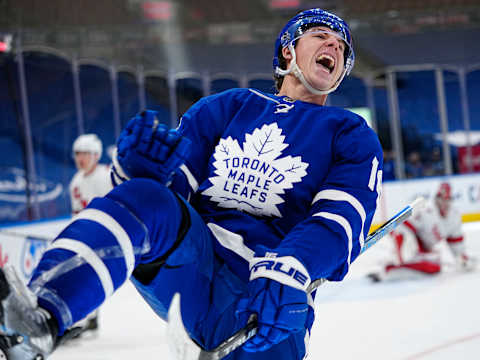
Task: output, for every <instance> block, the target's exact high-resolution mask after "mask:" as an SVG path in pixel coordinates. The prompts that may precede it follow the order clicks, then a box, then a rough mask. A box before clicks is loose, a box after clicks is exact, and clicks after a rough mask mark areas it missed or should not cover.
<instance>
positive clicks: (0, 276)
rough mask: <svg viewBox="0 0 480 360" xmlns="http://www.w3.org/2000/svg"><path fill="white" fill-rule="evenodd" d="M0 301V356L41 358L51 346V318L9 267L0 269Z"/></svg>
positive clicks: (53, 333)
mask: <svg viewBox="0 0 480 360" xmlns="http://www.w3.org/2000/svg"><path fill="white" fill-rule="evenodd" d="M0 301H1V307H0V309H1V316H0V323H1V330H0V359H2V360H3V359H6V360H42V359H45V358H46V357H47V356H48V355H49V354H50V353H51V352H52V351H53V348H54V344H55V339H56V333H57V329H56V323H55V320H54V319H52V318H51V316H50V314H49V313H48V312H47V311H45V310H43V309H42V308H39V307H38V305H37V297H36V296H35V295H34V294H33V293H32V292H31V291H30V290H29V289H28V288H27V286H26V285H25V284H24V283H23V282H22V281H21V280H20V279H19V278H18V275H17V274H16V273H15V270H14V269H13V268H7V269H0Z"/></svg>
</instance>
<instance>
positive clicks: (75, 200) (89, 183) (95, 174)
mask: <svg viewBox="0 0 480 360" xmlns="http://www.w3.org/2000/svg"><path fill="white" fill-rule="evenodd" d="M72 150H73V158H74V160H75V165H76V167H77V170H78V171H77V172H76V173H75V175H74V176H73V178H72V181H71V182H70V186H69V191H70V200H71V205H72V214H73V215H75V214H77V213H79V212H80V211H81V210H83V209H84V208H85V207H86V206H87V205H88V203H90V201H91V200H92V199H93V198H95V197H99V196H104V195H106V194H107V193H108V192H109V191H110V190H112V182H111V181H110V167H109V166H107V165H104V164H100V163H99V161H100V158H101V157H102V151H103V146H102V141H101V140H100V139H99V138H98V136H97V135H95V134H83V135H80V136H79V137H78V138H77V139H76V140H75V141H74V143H73V146H72ZM77 326H81V327H82V329H83V330H84V331H96V330H98V311H95V312H94V313H92V314H90V315H89V316H88V317H87V318H86V319H84V320H82V321H81V322H80V323H79V324H77Z"/></svg>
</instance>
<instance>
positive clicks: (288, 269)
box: [250, 256, 311, 292]
mask: <svg viewBox="0 0 480 360" xmlns="http://www.w3.org/2000/svg"><path fill="white" fill-rule="evenodd" d="M261 277H263V278H268V279H272V280H275V281H278V282H279V283H282V284H284V285H288V286H291V287H293V288H295V289H298V290H302V291H305V292H307V288H308V286H309V285H310V283H311V280H310V275H309V274H308V271H307V269H306V268H305V266H303V264H302V263H301V262H300V261H298V260H297V259H296V258H294V257H293V256H281V257H275V256H273V257H272V256H268V257H254V258H253V259H252V260H251V261H250V281H251V280H254V279H257V278H261Z"/></svg>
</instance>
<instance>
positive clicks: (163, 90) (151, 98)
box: [145, 75, 176, 126]
mask: <svg viewBox="0 0 480 360" xmlns="http://www.w3.org/2000/svg"><path fill="white" fill-rule="evenodd" d="M145 97H146V103H147V109H149V110H155V111H158V120H159V121H160V122H162V123H163V124H167V125H170V94H169V91H168V81H167V78H166V77H164V76H158V75H150V76H147V77H145ZM174 125H175V126H176V124H174Z"/></svg>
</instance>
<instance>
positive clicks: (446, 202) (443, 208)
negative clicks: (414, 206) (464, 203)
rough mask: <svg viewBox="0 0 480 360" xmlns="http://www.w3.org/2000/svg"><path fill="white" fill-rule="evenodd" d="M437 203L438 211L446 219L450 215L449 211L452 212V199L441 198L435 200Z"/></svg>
mask: <svg viewBox="0 0 480 360" xmlns="http://www.w3.org/2000/svg"><path fill="white" fill-rule="evenodd" d="M435 202H436V204H437V207H438V210H439V212H440V215H441V216H443V217H445V216H447V214H448V210H450V203H451V200H450V199H443V198H441V197H437V198H436V199H435Z"/></svg>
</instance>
